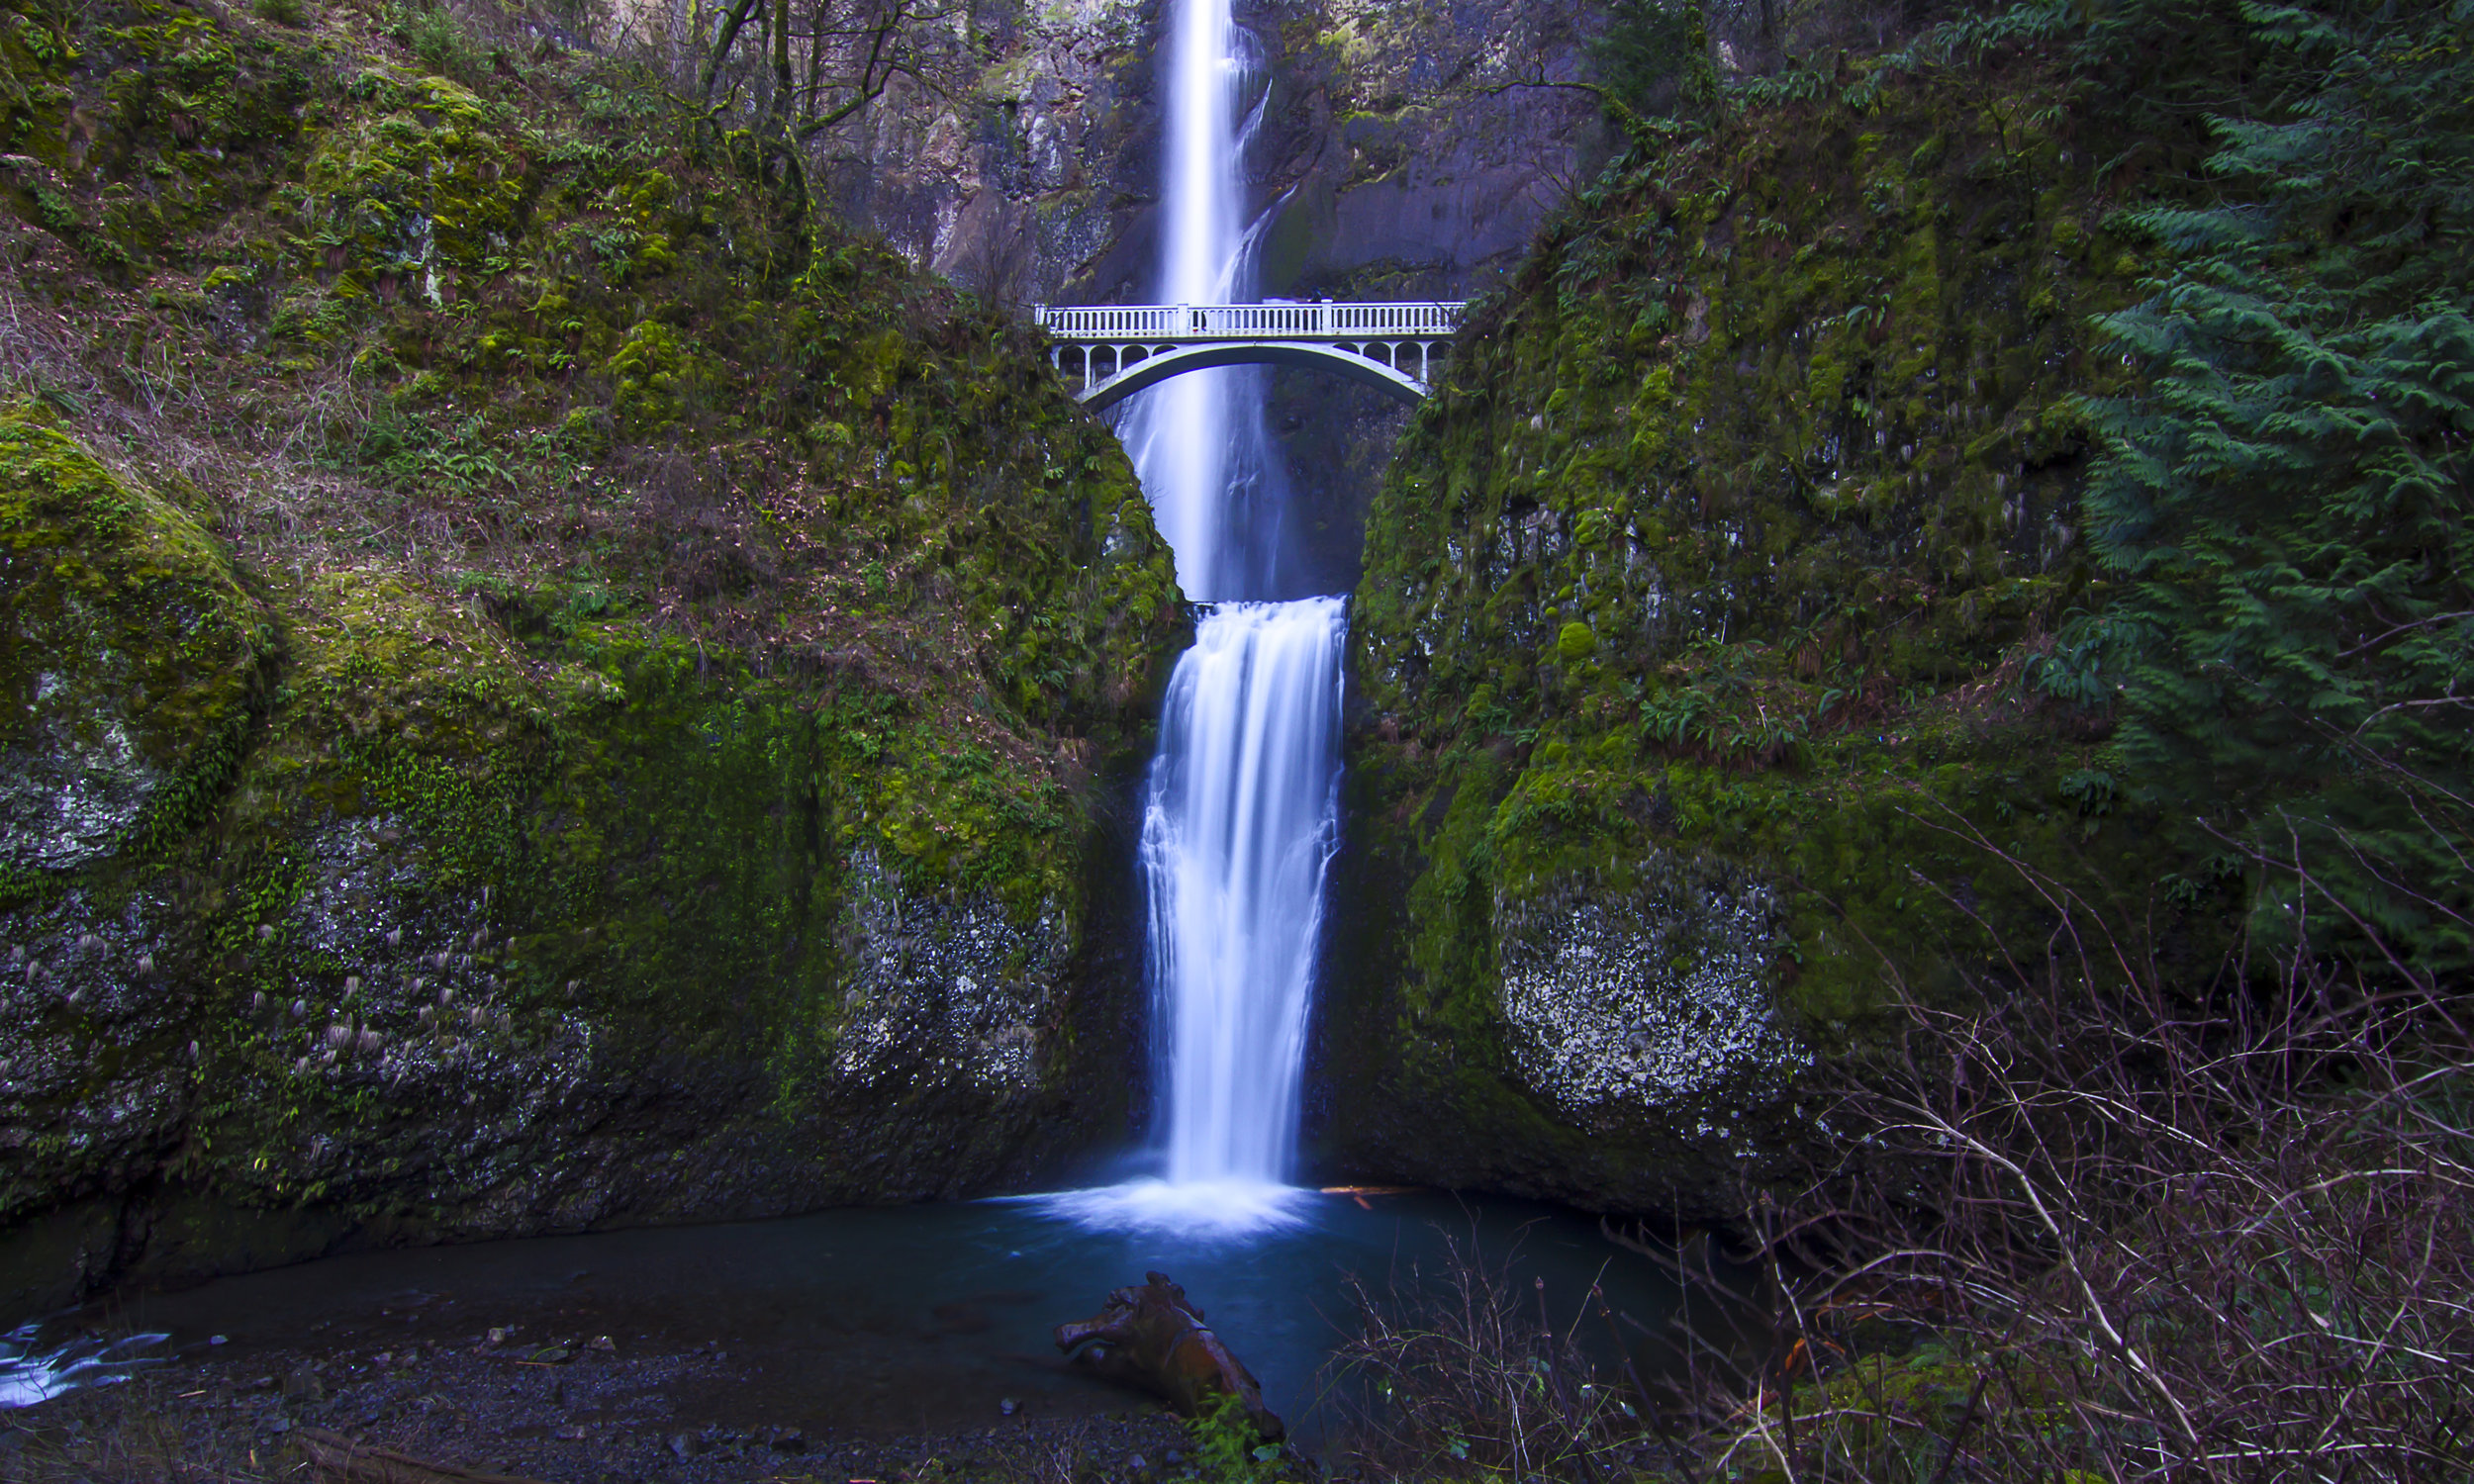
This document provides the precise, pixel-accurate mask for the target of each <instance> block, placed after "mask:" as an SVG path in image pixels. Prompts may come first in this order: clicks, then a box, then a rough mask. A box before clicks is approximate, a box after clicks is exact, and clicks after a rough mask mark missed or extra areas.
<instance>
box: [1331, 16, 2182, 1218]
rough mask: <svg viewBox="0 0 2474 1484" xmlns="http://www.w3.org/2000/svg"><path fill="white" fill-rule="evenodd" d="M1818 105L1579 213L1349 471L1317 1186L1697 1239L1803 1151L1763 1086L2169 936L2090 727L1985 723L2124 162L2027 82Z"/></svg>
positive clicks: (2069, 534) (1639, 171)
mask: <svg viewBox="0 0 2474 1484" xmlns="http://www.w3.org/2000/svg"><path fill="white" fill-rule="evenodd" d="M1813 91H1815V92H1817V93H1818V95H1819V96H1818V97H1817V98H1814V99H1812V100H1811V101H1805V102H1796V103H1773V104H1771V105H1769V106H1766V107H1759V108H1752V109H1749V110H1747V111H1745V112H1744V113H1742V114H1740V115H1736V116H1732V117H1730V118H1729V119H1727V120H1725V121H1724V122H1722V123H1720V124H1719V125H1717V126H1715V127H1713V128H1712V129H1710V130H1708V131H1706V132H1702V133H1692V134H1687V133H1683V132H1678V133H1677V134H1676V136H1675V137H1674V139H1672V140H1671V141H1670V143H1669V145H1668V146H1667V147H1665V148H1664V149H1661V150H1658V151H1646V150H1645V151H1643V152H1642V153H1641V154H1639V155H1636V156H1635V158H1634V160H1633V162H1632V163H1630V164H1629V165H1628V166H1627V167H1626V168H1624V169H1623V170H1621V171H1618V172H1616V173H1614V174H1612V175H1610V176H1609V178H1608V179H1607V180H1606V181H1604V182H1602V183H1601V185H1600V186H1599V187H1597V188H1596V189H1594V190H1593V191H1592V192H1591V193H1589V194H1588V195H1587V196H1585V197H1584V198H1582V200H1581V201H1580V203H1579V204H1578V205H1577V206H1576V207H1575V209H1574V210H1573V211H1572V212H1571V213H1570V216H1569V217H1568V218H1567V219H1566V220H1565V221H1564V222H1563V223H1562V224H1560V225H1559V226H1558V227H1556V228H1555V229H1554V230H1553V231H1552V232H1550V233H1549V234H1548V236H1547V238H1546V240H1545V241H1544V242H1543V244H1542V247H1541V250H1540V252H1539V254H1538V255H1537V257H1536V258H1535V259H1534V260H1533V261H1532V262H1531V263H1530V264H1529V265H1528V266H1527V267H1526V268H1525V269H1524V271H1523V273H1522V274H1521V276H1520V278H1519V279H1518V281H1517V282H1516V283H1515V284H1514V285H1513V286H1512V287H1511V288H1510V289H1509V290H1507V291H1506V292H1505V293H1504V294H1502V295H1500V296H1497V297H1494V298H1491V299H1489V300H1487V301H1486V302H1484V303H1483V304H1481V305H1480V306H1479V307H1478V308H1477V310H1476V311H1475V314H1474V316H1473V320H1472V323H1471V325H1470V326H1469V327H1468V328H1467V329H1466V330H1465V331H1464V332H1463V333H1462V335H1461V337H1460V340H1459V343H1458V345H1457V347H1456V352H1455V359H1454V360H1453V362H1452V364H1451V368H1450V370H1449V372H1448V373H1447V376H1446V386H1445V387H1444V389H1443V390H1442V391H1441V393H1440V394H1439V395H1438V396H1437V397H1436V398H1435V399H1434V400H1433V401H1431V402H1430V403H1428V404H1426V405H1425V406H1424V407H1422V408H1421V409H1420V411H1419V413H1418V416H1417V417H1415V418H1414V419H1413V421H1412V423H1411V426H1410V431H1409V433H1408V436H1407V437H1406V439H1405V441H1404V442H1403V444H1402V446H1401V449H1400V452H1399V454H1398V456H1397V458H1396V459H1395V461H1394V464H1393V467H1392V470H1391V473H1390V475H1389V477H1388V480H1387V483H1386V485H1385V487H1384V490H1383V492H1382V495H1381V497H1380V500H1379V501H1378V503H1377V505H1376V507H1375V510H1374V513H1373V516H1372V518H1371V521H1370V528H1369V535H1368V549H1367V576H1366V579H1365V582H1364V584H1363V585H1362V586H1361V587H1360V589H1359V592H1358V599H1357V604H1356V609H1355V616H1356V624H1355V634H1356V639H1357V648H1356V665H1357V679H1358V683H1359V687H1360V695H1361V696H1362V697H1363V705H1362V707H1361V708H1360V710H1359V713H1358V714H1357V716H1356V718H1355V721H1354V725H1353V729H1352V733H1351V746H1352V756H1353V764H1352V766H1353V775H1352V785H1351V788H1352V793H1351V816H1350V823H1349V839H1350V844H1349V849H1350V850H1351V851H1352V852H1353V853H1354V854H1355V855H1356V856H1357V857H1358V866H1357V869H1355V870H1344V871H1343V872H1341V873H1340V876H1341V879H1342V881H1343V882H1344V889H1345V890H1347V891H1348V892H1349V893H1350V895H1351V900H1350V901H1349V903H1348V904H1347V906H1346V908H1345V909H1344V910H1343V911H1341V912H1340V913H1339V914H1338V915H1339V918H1340V920H1341V921H1342V922H1343V923H1344V924H1355V926H1354V927H1344V929H1343V931H1342V936H1341V939H1340V940H1339V941H1338V942H1337V943H1336V944H1335V945H1334V950H1333V952H1334V964H1333V967H1332V972H1331V973H1330V974H1328V976H1327V981H1328V982H1330V983H1332V984H1333V985H1334V986H1335V1002H1334V1004H1333V1006H1332V1017H1331V1023H1330V1029H1329V1031H1328V1034H1327V1046H1326V1048H1325V1051H1324V1053H1323V1059H1324V1065H1325V1067H1326V1068H1327V1079H1328V1083H1329V1091H1328V1094H1327V1099H1328V1100H1327V1112H1326V1115H1325V1118H1324V1123H1323V1126H1324V1128H1325V1129H1326V1130H1327V1134H1326V1154H1327V1156H1328V1158H1329V1159H1332V1160H1333V1161H1334V1162H1335V1164H1337V1165H1339V1166H1341V1167H1343V1168H1348V1169H1352V1170H1357V1171H1362V1172H1365V1173H1370V1174H1380V1175H1381V1176H1384V1177H1388V1178H1400V1177H1409V1178H1416V1179H1421V1180H1427V1181H1433V1182H1436V1183H1443V1184H1451V1185H1460V1186H1484V1187H1494V1188H1507V1189H1513V1190H1518V1191H1522V1192H1525V1193H1532V1194H1541V1195H1551V1196H1555V1197H1558V1198H1562V1199H1568V1200H1572V1201H1575V1202H1578V1203H1581V1204H1583V1205H1588V1206H1596V1207H1601V1208H1620V1209H1631V1210H1667V1211H1679V1212H1682V1213H1684V1214H1687V1215H1697V1216H1710V1215H1723V1214H1725V1213H1727V1212H1729V1211H1731V1210H1732V1211H1741V1210H1742V1209H1743V1206H1742V1205H1741V1204H1740V1202H1741V1201H1742V1200H1743V1199H1745V1198H1746V1192H1747V1190H1748V1189H1749V1187H1750V1185H1752V1184H1754V1183H1758V1181H1759V1179H1760V1175H1761V1171H1762V1169H1763V1168H1764V1162H1763V1159H1762V1156H1763V1153H1764V1152H1765V1151H1772V1150H1775V1149H1777V1148H1778V1147H1779V1145H1780V1143H1781V1141H1785V1140H1792V1139H1798V1138H1802V1137H1806V1136H1808V1135H1810V1134H1811V1133H1812V1132H1814V1130H1815V1129H1816V1127H1817V1120H1818V1119H1819V1118H1820V1117H1821V1111H1820V1110H1819V1109H1818V1108H1804V1107H1799V1106H1798V1097H1797V1093H1796V1087H1797V1072H1798V1071H1799V1069H1800V1068H1802V1067H1806V1066H1808V1065H1810V1064H1811V1063H1812V1062H1813V1061H1814V1060H1815V1059H1819V1058H1827V1057H1840V1056H1861V1055H1865V1054H1867V1053H1868V1052H1869V1051H1870V1050H1872V1049H1873V1048H1875V1047H1876V1046H1877V1044H1878V1038H1879V1034H1880V1032H1881V1031H1882V1030H1883V1029H1884V1028H1885V1027H1886V1026H1887V1025H1889V1024H1890V1023H1891V1022H1892V1019H1893V1017H1891V1016H1890V1015H1889V1014H1888V1013H1887V1012H1889V1011H1891V1010H1892V1009H1894V1008H1895V1007H1896V1005H1897V1004H1898V1002H1899V1001H1900V1000H1901V999H1902V998H1906V997H1915V998H1921V999H1926V1000H1933V999H1936V998H1944V997H1957V996H1963V995H1965V994H1966V993H1968V992H1969V987H1970V984H1971V983H1972V982H1973V981H1974V980H1975V977H1976V975H1977V974H1979V973H1980V972H1981V971H1982V970H1984V969H1985V968H1986V967H1987V966H1988V965H1990V964H1992V963H1994V962H1996V961H1997V958H1998V954H1999V952H2000V950H1999V948H1998V947H1997V945H1999V944H2002V943H2009V944H2019V943H2043V942H2045V941H2046V939H2047V938H2048V937H2049V936H2050V935H2051V934H2052V933H2053V931H2054V930H2055V928H2056V927H2057V925H2058V923H2059V920H2060V919H2059V914H2058V913H2057V911H2056V910H2055V909H2056V907H2057V906H2058V905H2060V904H2061V903H2063V902H2065V901H2067V900H2068V899H2069V897H2070V895H2071V893H2077V894H2078V895H2079V896H2080V897H2081V898H2082V899H2083V900H2085V901H2086V902H2088V903H2091V904H2104V905H2110V906H2117V907H2127V908H2129V909H2130V910H2131V911H2133V912H2134V913H2135V914H2139V915H2142V916H2147V915H2151V914H2152V915H2153V917H2154V920H2157V921H2158V922H2160V923H2163V924H2167V925H2170V924H2171V923H2173V922H2175V921H2179V920H2181V919H2182V918H2184V917H2185V916H2186V915H2187V916H2188V917H2189V921H2188V924H2187V932H2192V933H2204V932H2207V931H2211V930H2212V928H2211V927H2210V923H2211V922H2212V921H2213V919H2211V918H2208V917H2207V915H2206V913H2205V912H2204V911H2202V912H2198V913H2196V914H2193V909H2194V908H2204V907H2205V906H2206V905H2207V898H2208V888H2207V887H2206V886H2205V884H2204V883H2200V882H2194V881H2185V880H2183V879H2181V878H2179V877H2176V876H2174V875H2173V874H2172V873H2173V872H2174V871H2175V870H2176V868H2177V863H2176V862H2175V860H2174V859H2173V858H2172V857H2171V856H2170V855H2169V854H2167V853H2165V852H2164V851H2163V850H2162V849H2161V847H2160V845H2159V844H2158V842H2157V840H2156V837H2155V835H2154V833H2153V832H2152V831H2151V830H2150V829H2149V828H2148V821H2146V820H2144V819H2142V818H2141V817H2138V816H2136V815H2134V814H2132V813H2130V812H2128V811H2123V810H2117V809H2116V808H2115V799H2114V790H2113V788H2112V783H2111V781H2110V780H2109V779H2108V778H2106V777H2105V776H2104V775H2103V774H2102V773H2101V772H2099V771H2096V770H2095V768H2094V767H2093V764H2092V762H2091V758H2092V755H2093V747H2094V744H2095V742H2096V741H2097V740H2098V738H2099V734H2100V732H2101V722H2100V721H2098V720H2097V719H2096V718H2094V717H2092V716H2090V715H2088V714H2085V713H2081V712H2078V711H2076V710H2074V709H2072V708H2070V707H2067V706H2063V705H2058V704H2056V703H2053V702H2051V701H2048V700H2046V699H2044V698H2043V697H2041V696H2037V695H2035V694H2033V693H2032V692H2030V691H2028V690H2026V689H2023V688H2022V687H2021V686H2020V684H2019V679H2020V676H2021V674H2022V672H2023V670H2024V669H2025V668H2026V667H2027V666H2029V665H2031V664H2033V663H2035V662H2036V660H2037V658H2038V657H2039V656H2040V655H2041V654H2043V653H2044V652H2045V651H2046V650H2048V649H2049V647H2050V642H2051V641H2050V639H2049V637H2048V636H2049V635H2050V633H2051V632H2052V630H2053V628H2054V626H2055V625H2056V624H2058V623H2059V621H2060V620H2061V619H2062V618H2063V617H2064V616H2065V615H2066V614H2067V613H2068V612H2070V611H2071V610H2073V609H2074V608H2076V607H2079V606H2082V605H2085V604H2089V603H2094V602H2097V601H2099V599H2100V597H2101V584H2100V583H2099V582H2098V580H2097V579H2096V577H2095V575H2094V574H2093V573H2092V572H2091V570H2090V568H2089V566H2088V565H2087V564H2086V563H2085V562H2084V561H2083V560H2082V557H2081V553H2080V548H2079V545H2078V542H2077V540H2076V529H2075V526H2074V518H2075V508H2074V496H2075V491H2076V488H2077V481H2078V479H2079V471H2080V466H2081V462H2082V459H2083V456H2084V444H2085V439H2084V436H2083V434H2082V432H2081V430H2080V423H2079V420H2078V418H2077V417H2076V415H2075V414H2074V412H2073V410H2072V401H2071V399H2072V397H2073V396H2074V395H2075V394H2078V393H2080V392H2083V391H2085V390H2088V389H2090V388H2094V387H2101V386H2102V385H2104V381H2105V377H2106V376H2107V374H2108V371H2107V367H2106V365H2105V364H2103V363H2102V361H2101V360H2100V359H2099V358H2095V357H2092V356H2091V353H2090V348H2089V346H2090V338H2089V331H2088V329H2087V327H2086V322H2087V317H2088V316H2089V315H2090V314H2091V313H2093V312H2097V311H2102V310H2105V309H2109V308H2112V307H2114V306H2117V305H2119V304H2121V303H2123V302H2125V300H2126V299H2127V297H2128V296H2129V294H2130V292H2131V290H2132V287H2133V284H2134V280H2135V277H2136V274H2137V271H2138V263H2137V260H2136V258H2135V256H2134V255H2133V253H2132V251H2131V249H2130V248H2129V247H2127V246H2126V245H2125V244H2124V243H2123V242H2122V241H2120V240H2117V239H2116V238H2114V237H2113V236H2111V235H2109V233H2108V232H2107V230H2106V226H2105V224H2106V221H2107V218H2108V214H2109V212H2110V211H2111V210H2112V208H2113V204H2114V203H2115V202H2116V201H2117V200H2118V199H2119V193H2122V192H2125V191H2131V190H2136V189H2139V188H2141V180H2140V179H2139V178H2138V171H2137V169H2136V168H2134V169H2130V170H2117V171H2116V172H2115V173H2114V174H2113V175H2111V176H2108V177H2103V178H2101V179H2100V177H2099V175H2098V173H2097V171H2096V168H2095V166H2096V164H2097V162H2098V161H2100V160H2105V159H2113V158H2116V157H2117V156H2119V155H2120V154H2121V148H2120V147H2119V146H2121V145H2122V144H2123V143H2124V142H2125V141H2124V140H2122V139H2118V138H2114V137H2112V136H2111V134H2110V133H2109V130H2111V129H2112V127H2113V126H2111V125H2109V124H2108V123H2107V122H2106V121H2105V120H2104V119H2103V118H2102V117H2101V116H2098V115H2095V114H2091V113H2090V112H2089V111H2088V109H2087V108H2086V107H2085V106H2084V101H2083V100H2084V97H2085V95H2084V93H2082V92H2078V91H2073V90H2072V89H2070V88H2069V87H2068V86H2066V80H2065V79H2062V78H2060V77H2058V76H2056V75H2054V74H2053V73H2051V72H2049V71H2048V70H2046V69H2044V68H2042V67H2041V66H2039V65H2036V64H2033V63H2032V62H2022V63H2020V64H2017V65H2014V66H2013V67H2012V68H2011V69H2010V70H2009V71H2008V72H2006V73H2003V74H2000V75H1998V76H1988V75H1987V74H1983V73H1970V74H1968V75H1965V76H1963V77H1961V76H1952V75H1950V74H1937V75H1932V76H1926V77H1921V78H1919V77H1914V76H1903V75H1897V74H1893V73H1890V72H1887V71H1884V72H1882V73H1881V74H1880V75H1877V76H1869V75H1865V74H1864V72H1863V70H1862V69H1860V68H1858V69H1856V70H1855V73H1854V74H1853V75H1848V76H1842V77H1841V78H1839V79H1838V80H1837V82H1835V83H1830V82H1827V81H1825V82H1824V83H1823V85H1822V86H1820V87H1819V88H1817V89H1814V90H1813ZM1653 156H1654V157H1653ZM2175 931H2181V930H2175ZM2165 936H2166V938H2167V939H2168V940H2170V939H2171V937H2172V936H2173V933H2172V931H2168V933H2167V934H2166V935H2165ZM2071 972H2073V973H2075V972H2077V969H2076V967H2075V965H2074V967H2073V969H2072V971H2071Z"/></svg>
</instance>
